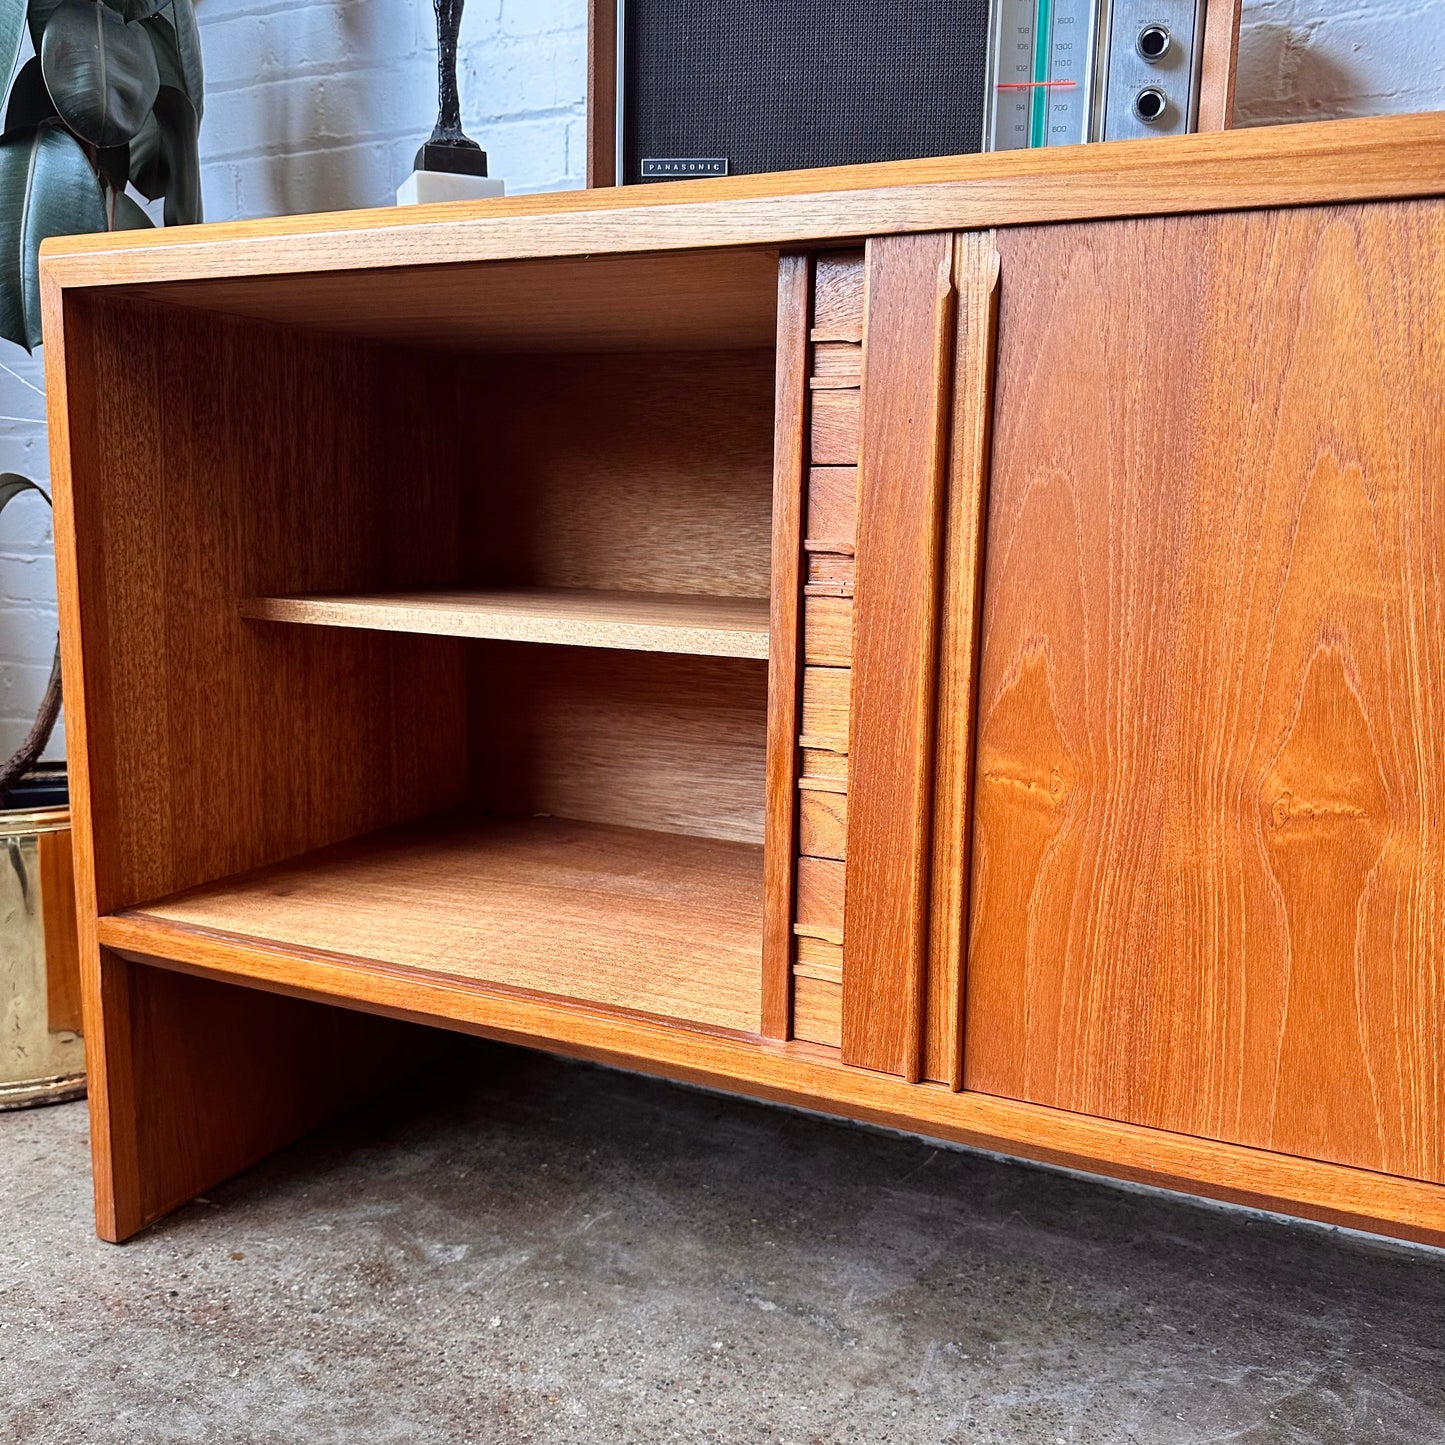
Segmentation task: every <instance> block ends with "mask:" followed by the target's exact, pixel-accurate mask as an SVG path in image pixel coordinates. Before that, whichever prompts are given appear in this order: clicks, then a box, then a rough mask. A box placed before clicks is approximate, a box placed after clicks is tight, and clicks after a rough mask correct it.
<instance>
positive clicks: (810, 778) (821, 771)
mask: <svg viewBox="0 0 1445 1445" xmlns="http://www.w3.org/2000/svg"><path fill="white" fill-rule="evenodd" d="M802 753H803V760H802V762H801V763H800V764H799V769H800V773H801V776H800V778H799V781H798V786H799V787H809V788H827V789H829V790H831V791H832V792H838V793H842V792H847V790H848V754H847V753H835V752H829V751H827V750H826V749H821V748H804V749H803V750H802Z"/></svg>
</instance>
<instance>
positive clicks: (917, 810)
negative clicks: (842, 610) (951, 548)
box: [804, 235, 954, 1080]
mask: <svg viewBox="0 0 1445 1445" xmlns="http://www.w3.org/2000/svg"><path fill="white" fill-rule="evenodd" d="M953 307H954V289H953V237H952V236H951V235H923V236H903V237H893V238H882V239H874V240H871V241H870V242H869V243H868V314H867V322H866V342H865V345H864V360H863V395H864V397H865V398H866V404H865V407H864V420H863V440H862V456H861V461H860V464H859V468H858V544H859V545H858V580H857V591H856V601H855V604H854V617H853V654H854V656H853V718H852V724H851V726H852V734H853V742H852V746H851V748H850V749H849V752H850V758H851V762H850V767H851V770H852V776H851V779H850V782H849V827H848V832H849V837H848V905H847V910H848V935H847V937H846V938H845V939H844V943H843V1055H844V1059H845V1060H846V1061H847V1062H849V1063H853V1064H858V1065H861V1066H863V1067H865V1068H870V1069H881V1070H885V1071H887V1072H890V1073H897V1074H902V1075H903V1076H904V1077H905V1078H907V1079H910V1080H916V1079H918V1078H919V1077H920V1076H921V1073H922V1066H923V1007H924V982H925V963H926V959H925V952H926V941H927V909H928V854H929V828H930V808H929V804H930V798H929V792H930V786H931V784H930V776H929V774H930V769H931V767H932V759H933V706H934V697H933V679H934V671H935V655H934V651H935V647H936V641H937V638H936V632H937V621H936V618H937V608H938V566H939V546H940V531H941V522H942V516H941V508H942V501H943V495H944V490H945V486H944V463H945V441H946V436H947V420H948V417H947V409H948V389H949V386H950V368H951V363H952V344H953ZM805 708H806V703H805ZM804 726H805V727H806V723H805V724H804Z"/></svg>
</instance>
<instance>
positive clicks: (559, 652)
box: [466, 642, 768, 844]
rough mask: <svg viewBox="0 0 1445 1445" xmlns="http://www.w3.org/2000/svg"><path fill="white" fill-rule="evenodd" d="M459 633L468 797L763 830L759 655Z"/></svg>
mask: <svg viewBox="0 0 1445 1445" xmlns="http://www.w3.org/2000/svg"><path fill="white" fill-rule="evenodd" d="M467 646H468V649H469V650H468V653H467V659H466V663H467V668H468V698H469V702H468V718H467V728H468V732H469V738H470V754H469V757H470V766H469V768H468V773H469V780H470V782H469V793H468V796H469V798H470V800H471V803H472V805H473V806H474V807H477V808H480V809H482V810H484V811H485V812H488V813H491V814H495V815H497V816H501V817H524V818H525V817H531V816H533V815H534V814H539V813H542V814H549V815H551V816H554V817H558V818H574V819H578V820H580V821H583V822H590V823H612V824H617V825H618V826H621V827H626V828H656V829H661V830H662V831H664V832H669V833H673V832H675V833H691V834H696V835H697V836H699V837H708V838H720V839H725V840H730V841H733V842H741V843H754V844H761V843H764V842H765V810H766V786H767V785H766V777H767V728H768V722H767V699H768V672H767V668H766V667H765V666H764V664H762V663H760V662H754V661H745V660H739V659H736V658H721V657H717V658H714V657H679V656H672V655H668V654H666V653H648V652H596V651H592V650H590V649H587V648H565V647H535V646H525V645H518V644H515V643H503V642H475V643H469V644H467Z"/></svg>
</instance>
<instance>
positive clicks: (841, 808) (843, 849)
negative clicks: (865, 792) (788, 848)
mask: <svg viewBox="0 0 1445 1445" xmlns="http://www.w3.org/2000/svg"><path fill="white" fill-rule="evenodd" d="M798 852H799V853H804V854H807V856H808V857H810V858H840V859H841V858H846V857H847V856H848V795H847V794H846V793H835V792H832V791H831V790H825V789H820V788H804V789H803V790H802V792H801V795H800V797H799V799H798Z"/></svg>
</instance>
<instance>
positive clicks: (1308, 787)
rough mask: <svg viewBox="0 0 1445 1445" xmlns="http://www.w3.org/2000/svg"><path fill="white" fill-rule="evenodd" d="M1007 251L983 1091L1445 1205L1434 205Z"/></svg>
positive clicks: (1444, 236)
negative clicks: (1257, 1150) (1283, 1160)
mask: <svg viewBox="0 0 1445 1445" xmlns="http://www.w3.org/2000/svg"><path fill="white" fill-rule="evenodd" d="M999 247H1000V251H1001V253H1002V265H1003V278H1004V279H1003V285H1002V299H1001V316H1000V325H999V338H1000V339H999V363H998V383H997V407H996V413H995V430H994V438H995V441H994V448H993V466H992V476H991V482H990V500H989V509H988V546H987V549H986V556H985V587H984V607H983V635H982V661H981V676H980V683H979V703H978V716H979V724H978V741H977V750H978V763H977V777H978V792H977V801H976V805H975V809H976V811H975V847H974V858H973V864H972V874H973V904H972V920H971V937H970V950H969V959H968V987H967V1007H966V1026H965V1040H966V1047H965V1054H966V1058H965V1083H966V1086H967V1087H968V1088H970V1089H979V1090H984V1091H987V1092H990V1093H997V1094H1005V1095H1011V1096H1013V1097H1017V1098H1021V1099H1028V1100H1033V1101H1035V1102H1040V1103H1047V1104H1053V1105H1057V1106H1060V1107H1062V1108H1066V1109H1070V1110H1077V1111H1080V1112H1084V1113H1090V1114H1096V1115H1102V1116H1106V1117H1109V1118H1113V1119H1119V1120H1127V1121H1131V1122H1135V1123H1141V1124H1149V1125H1153V1126H1156V1127H1159V1128H1162V1129H1169V1130H1175V1131H1178V1132H1180V1133H1185V1134H1196V1135H1204V1136H1207V1137H1211V1138H1216V1139H1222V1140H1230V1141H1235V1142H1238V1143H1243V1144H1249V1145H1253V1146H1256V1147H1262V1148H1268V1149H1273V1150H1276V1151H1279V1152H1281V1153H1287V1154H1297V1155H1305V1156H1310V1157H1313V1158H1317V1159H1322V1160H1329V1161H1334V1162H1339V1163H1345V1164H1351V1165H1357V1166H1360V1167H1364V1168H1368V1169H1375V1170H1382V1171H1386V1172H1389V1173H1395V1174H1402V1175H1410V1176H1414V1177H1417V1178H1420V1179H1427V1180H1436V1181H1438V1180H1440V1179H1442V1178H1445V986H1442V975H1441V969H1442V965H1441V946H1440V941H1441V938H1442V930H1445V580H1442V579H1445V493H1442V490H1441V485H1440V479H1441V477H1442V475H1445V434H1442V430H1441V427H1440V417H1441V415H1442V414H1445V394H1442V391H1445V382H1442V378H1445V206H1442V205H1441V204H1440V203H1437V202H1421V203H1415V204H1392V205H1379V206H1365V207H1353V206H1351V207H1331V208H1321V209H1315V210H1301V211H1294V212H1254V213H1245V214H1233V215H1219V216H1210V217H1199V218H1190V219H1167V220H1158V221H1149V222H1121V223H1114V224H1100V225H1087V226H1076V227H1067V228H1064V227H1061V228H1058V229H1055V230H1020V231H1013V232H1008V233H1001V234H1000V240H999ZM1161 297H1167V298H1168V299H1169V315H1170V318H1171V325H1172V327H1173V334H1172V337H1171V346H1170V350H1169V354H1168V356H1167V357H1165V356H1161V354H1160V350H1159V325H1160V312H1159V306H1158V300H1159V298H1161Z"/></svg>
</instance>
